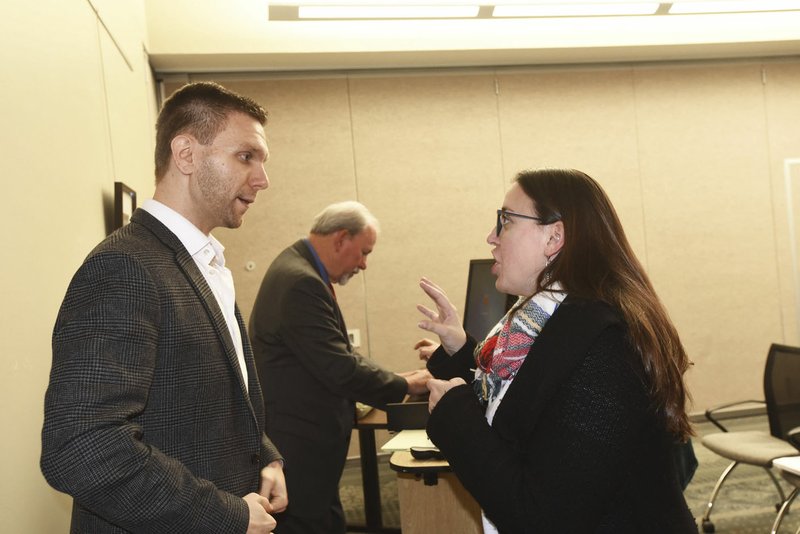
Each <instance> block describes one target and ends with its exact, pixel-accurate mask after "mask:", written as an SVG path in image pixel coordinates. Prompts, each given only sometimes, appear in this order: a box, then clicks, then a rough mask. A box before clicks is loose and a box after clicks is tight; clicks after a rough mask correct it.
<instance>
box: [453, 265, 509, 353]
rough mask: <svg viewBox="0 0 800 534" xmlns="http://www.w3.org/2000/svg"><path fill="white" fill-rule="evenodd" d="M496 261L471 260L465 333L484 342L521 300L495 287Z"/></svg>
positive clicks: (465, 306)
mask: <svg viewBox="0 0 800 534" xmlns="http://www.w3.org/2000/svg"><path fill="white" fill-rule="evenodd" d="M493 264H494V260H469V275H468V276H467V299H466V304H465V305H464V330H466V331H467V333H468V334H469V335H471V336H472V337H474V338H475V339H477V340H478V341H481V340H482V339H483V338H485V337H486V334H488V333H489V330H491V329H492V327H493V326H494V325H496V324H497V322H498V321H499V320H500V319H501V318H502V317H503V315H505V313H506V312H507V311H508V310H509V308H511V306H513V305H514V303H515V302H516V301H517V297H515V296H512V295H506V294H505V293H500V292H499V291H497V289H496V288H495V287H494V283H495V280H496V279H497V278H496V277H495V275H493V274H492V265H493Z"/></svg>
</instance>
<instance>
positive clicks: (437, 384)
mask: <svg viewBox="0 0 800 534" xmlns="http://www.w3.org/2000/svg"><path fill="white" fill-rule="evenodd" d="M464 384H466V382H465V381H464V379H463V378H451V379H450V380H439V379H436V378H433V379H431V380H428V391H430V392H431V394H430V396H429V397H428V411H429V412H432V411H433V409H434V408H436V404H437V403H438V402H439V399H441V398H442V396H444V394H445V393H447V392H448V391H450V390H451V389H452V388H454V387H456V386H462V385H464Z"/></svg>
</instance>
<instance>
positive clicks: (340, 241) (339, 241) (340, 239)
mask: <svg viewBox="0 0 800 534" xmlns="http://www.w3.org/2000/svg"><path fill="white" fill-rule="evenodd" d="M349 237H350V232H348V231H347V230H345V229H342V230H337V231H336V232H334V234H333V250H335V251H336V252H339V251H340V250H342V246H343V245H344V242H345V240H346V239H348V238H349Z"/></svg>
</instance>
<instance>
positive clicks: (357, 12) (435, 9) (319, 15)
mask: <svg viewBox="0 0 800 534" xmlns="http://www.w3.org/2000/svg"><path fill="white" fill-rule="evenodd" d="M479 11H480V6H478V5H373V6H367V5H326V6H322V5H314V6H303V5H301V6H299V9H298V18H301V19H416V18H425V19H437V18H473V17H476V16H477V15H478V12H479Z"/></svg>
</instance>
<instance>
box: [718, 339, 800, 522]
mask: <svg viewBox="0 0 800 534" xmlns="http://www.w3.org/2000/svg"><path fill="white" fill-rule="evenodd" d="M752 403H758V404H763V405H766V408H767V419H768V420H769V433H766V432H762V431H758V430H748V431H741V432H729V431H728V429H727V428H725V427H724V426H723V425H722V424H721V423H720V422H719V419H718V412H719V411H721V410H724V409H728V408H731V407H733V406H737V405H744V404H752ZM705 415H706V418H707V419H708V420H709V421H710V422H711V423H712V424H714V425H715V426H716V427H718V428H719V429H720V430H722V432H718V433H716V434H709V435H707V436H705V437H703V440H702V443H703V445H704V446H705V447H706V448H708V449H709V450H711V451H712V452H714V453H716V454H718V455H720V456H722V457H723V458H727V459H729V460H731V464H730V465H728V467H727V468H726V469H725V470H724V471H723V472H722V475H720V477H719V479H718V480H717V483H716V485H715V486H714V489H713V490H712V492H711V497H709V499H708V506H707V508H706V511H705V513H704V514H703V522H702V527H703V532H706V533H708V532H714V523H712V522H711V510H712V509H713V507H714V502H715V500H716V498H717V494H718V493H719V490H720V488H721V487H722V483H723V482H724V481H725V479H726V478H727V477H728V475H730V474H731V472H732V471H733V470H734V468H735V467H736V466H737V465H739V464H740V463H744V464H747V465H754V466H758V467H763V468H764V470H765V471H766V472H767V474H768V475H769V477H770V479H772V483H773V484H774V485H775V488H776V489H777V490H778V495H779V496H780V502H779V503H778V504H776V505H775V509H776V511H780V510H781V507H782V506H783V505H784V504H786V502H787V500H788V499H787V498H786V496H785V495H784V493H783V488H782V487H781V485H780V484H779V483H778V479H777V478H775V475H774V474H773V473H772V470H771V467H772V460H774V459H775V458H780V457H782V456H797V455H800V451H798V449H797V448H795V447H794V446H793V445H792V444H791V443H789V442H788V441H787V439H788V435H789V431H790V430H792V429H794V428H796V427H798V426H800V348H798V347H788V346H785V345H777V344H774V343H773V344H772V345H771V346H770V348H769V352H768V354H767V364H766V367H765V368H764V401H752V400H751V401H740V402H734V403H730V404H725V405H722V406H717V407H714V408H710V409H708V410H706V414H705ZM790 498H792V499H793V498H794V497H793V495H790ZM789 502H790V503H791V501H789Z"/></svg>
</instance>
